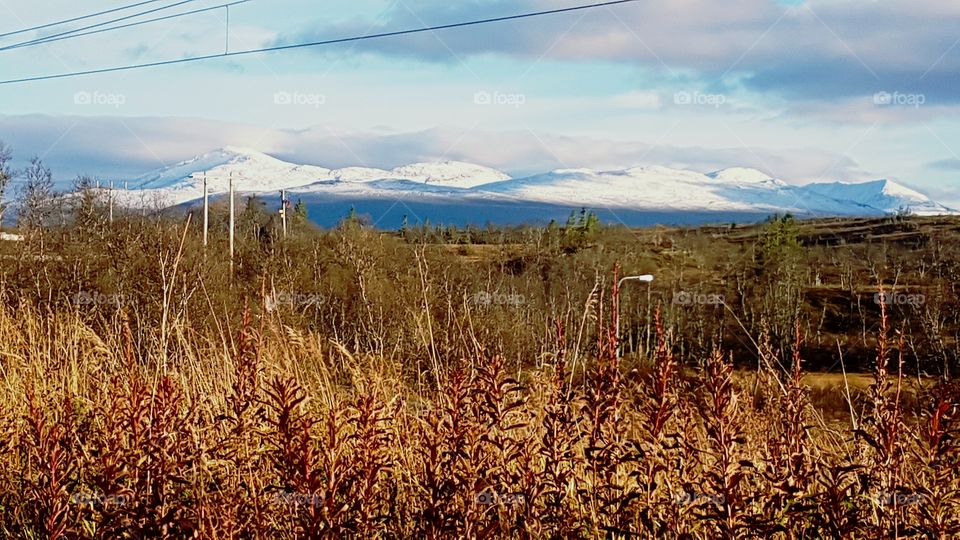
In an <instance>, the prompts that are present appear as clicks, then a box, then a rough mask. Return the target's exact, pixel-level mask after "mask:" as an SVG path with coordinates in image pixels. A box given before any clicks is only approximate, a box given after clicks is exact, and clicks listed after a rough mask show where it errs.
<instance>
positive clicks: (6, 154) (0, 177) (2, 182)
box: [0, 141, 13, 226]
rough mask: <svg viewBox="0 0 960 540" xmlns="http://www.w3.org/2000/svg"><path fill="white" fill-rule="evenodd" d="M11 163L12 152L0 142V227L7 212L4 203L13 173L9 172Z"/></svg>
mask: <svg viewBox="0 0 960 540" xmlns="http://www.w3.org/2000/svg"><path fill="white" fill-rule="evenodd" d="M11 161H13V151H12V150H11V149H10V147H9V146H7V145H6V144H4V143H3V141H0V226H2V225H3V214H4V213H5V212H6V210H7V203H6V202H4V198H5V197H6V194H7V186H8V185H9V184H10V179H11V178H13V171H11V170H10V162H11Z"/></svg>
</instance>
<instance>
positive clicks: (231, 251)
mask: <svg viewBox="0 0 960 540" xmlns="http://www.w3.org/2000/svg"><path fill="white" fill-rule="evenodd" d="M233 214H234V204H233V173H230V277H231V278H232V277H233V224H234V215H233Z"/></svg>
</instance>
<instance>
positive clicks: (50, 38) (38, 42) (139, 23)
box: [0, 0, 253, 51]
mask: <svg viewBox="0 0 960 540" xmlns="http://www.w3.org/2000/svg"><path fill="white" fill-rule="evenodd" d="M252 1H253V0H237V1H236V2H230V3H229V4H220V5H218V6H210V7H206V8H201V9H195V10H193V11H185V12H183V13H175V14H173V15H165V16H163V17H155V18H153V19H147V20H145V21H137V22H134V23H127V24H121V25H117V26H111V27H109V28H101V29H99V30H91V31H89V32H81V33H79V34H70V35H68V36H61V37H53V36H48V37H45V38H42V39H38V40H35V41H34V42H32V43H25V44H19V45H11V46H9V47H3V48H0V51H5V50H7V49H17V48H21V47H29V46H33V45H44V44H47V43H54V42H57V41H62V40H65V39H73V38H78V37H84V36H92V35H94V34H102V33H104V32H112V31H113V30H122V29H124V28H132V27H134V26H142V25H145V24H150V23H155V22H160V21H166V20H170V19H177V18H180V17H187V16H189V15H196V14H198V13H205V12H207V11H214V10H217V9H223V8H229V7H231V6H236V5H239V4H246V3H247V2H252Z"/></svg>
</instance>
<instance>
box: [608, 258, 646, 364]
mask: <svg viewBox="0 0 960 540" xmlns="http://www.w3.org/2000/svg"><path fill="white" fill-rule="evenodd" d="M627 281H643V282H645V283H647V307H648V308H649V306H650V283H652V282H653V276H652V275H650V274H644V275H642V276H624V277H623V278H621V279H620V281H618V282H617V291H619V290H620V288H621V287H622V286H623V284H624V283H626V282H627ZM616 337H617V358H620V302H617V328H616Z"/></svg>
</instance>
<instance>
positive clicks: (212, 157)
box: [119, 147, 330, 206]
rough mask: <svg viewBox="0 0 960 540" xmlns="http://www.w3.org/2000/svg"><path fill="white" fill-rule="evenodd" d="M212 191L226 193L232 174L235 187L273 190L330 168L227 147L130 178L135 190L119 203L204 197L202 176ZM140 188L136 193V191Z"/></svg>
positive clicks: (174, 202) (170, 202) (123, 195)
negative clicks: (145, 199) (301, 163)
mask: <svg viewBox="0 0 960 540" xmlns="http://www.w3.org/2000/svg"><path fill="white" fill-rule="evenodd" d="M204 177H206V179H207V189H208V191H209V193H210V194H211V195H216V194H218V193H226V192H228V191H229V189H230V178H231V177H232V178H233V185H234V189H235V190H237V191H276V190H280V189H290V188H293V187H298V186H304V185H307V184H312V183H314V182H316V181H317V180H320V179H322V178H329V177H330V169H325V168H323V167H314V166H311V165H295V164H292V163H287V162H285V161H281V160H279V159H276V158H274V157H271V156H268V155H267V154H264V153H262V152H258V151H256V150H252V149H249V148H237V147H226V148H220V149H218V150H214V151H212V152H208V153H206V154H203V155H202V156H198V157H195V158H193V159H191V160H188V161H184V162H181V163H177V164H176V165H173V166H170V167H164V168H163V169H160V170H158V171H154V172H152V173H148V174H146V175H143V176H141V177H139V178H136V179H134V180H133V181H132V182H130V185H131V187H134V188H135V191H130V192H127V193H121V194H120V197H119V198H120V200H121V203H123V202H127V203H128V204H130V203H132V204H136V203H137V202H138V201H142V200H143V198H144V196H147V197H148V198H150V199H151V202H153V203H156V204H160V205H169V206H175V205H177V204H182V203H184V202H188V201H192V200H195V199H199V198H201V197H203V180H204ZM137 192H139V193H137Z"/></svg>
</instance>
